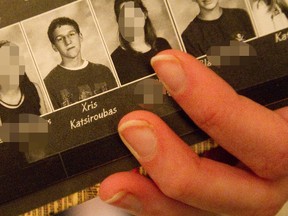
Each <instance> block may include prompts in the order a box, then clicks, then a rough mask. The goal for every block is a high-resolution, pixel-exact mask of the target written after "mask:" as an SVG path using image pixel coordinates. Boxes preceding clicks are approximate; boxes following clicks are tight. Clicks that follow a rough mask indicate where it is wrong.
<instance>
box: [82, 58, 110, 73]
mask: <svg viewBox="0 0 288 216" xmlns="http://www.w3.org/2000/svg"><path fill="white" fill-rule="evenodd" d="M87 67H89V70H90V71H93V72H96V73H107V72H110V69H109V67H107V66H106V65H103V64H98V63H93V62H90V61H89V62H88V65H87Z"/></svg>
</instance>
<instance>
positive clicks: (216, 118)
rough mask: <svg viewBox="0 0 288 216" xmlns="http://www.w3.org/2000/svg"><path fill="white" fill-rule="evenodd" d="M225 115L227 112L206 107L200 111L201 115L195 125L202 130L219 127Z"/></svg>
mask: <svg viewBox="0 0 288 216" xmlns="http://www.w3.org/2000/svg"><path fill="white" fill-rule="evenodd" d="M226 114H227V112H226V113H225V112H224V111H223V110H221V109H215V108H213V107H212V108H211V107H208V108H206V109H205V110H203V111H202V115H201V117H200V118H199V119H198V121H197V122H196V123H197V124H198V126H199V127H200V128H202V129H203V130H208V129H211V128H215V127H219V126H220V125H221V124H222V122H223V119H224V116H225V115H226Z"/></svg>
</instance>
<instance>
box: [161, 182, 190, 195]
mask: <svg viewBox="0 0 288 216" xmlns="http://www.w3.org/2000/svg"><path fill="white" fill-rule="evenodd" d="M172 179H173V180H172V181H166V182H165V183H164V184H163V187H161V188H160V189H161V191H162V192H163V193H164V194H165V195H166V196H168V197H170V198H173V199H176V200H185V199H186V198H187V197H188V196H189V193H191V182H187V180H185V179H183V178H177V179H176V178H172ZM188 188H189V189H190V190H188Z"/></svg>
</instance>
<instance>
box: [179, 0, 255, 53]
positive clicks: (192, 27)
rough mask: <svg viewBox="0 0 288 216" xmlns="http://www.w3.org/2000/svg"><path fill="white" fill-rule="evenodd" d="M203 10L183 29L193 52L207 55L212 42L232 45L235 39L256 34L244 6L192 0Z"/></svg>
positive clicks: (188, 45)
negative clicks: (226, 6) (229, 5)
mask: <svg viewBox="0 0 288 216" xmlns="http://www.w3.org/2000/svg"><path fill="white" fill-rule="evenodd" d="M192 1H193V2H195V3H197V4H198V6H199V9H200V11H199V14H198V15H197V16H196V17H195V19H193V20H192V21H191V22H190V23H189V25H188V26H187V27H186V29H185V30H184V31H183V32H182V35H181V36H182V39H183V42H184V45H185V47H186V50H187V52H188V53H190V54H191V55H194V56H195V57H199V56H202V55H205V54H206V53H207V51H208V50H209V49H210V47H211V46H222V45H228V44H229V42H230V41H231V40H237V41H245V40H247V39H249V38H252V37H255V33H254V29H253V26H252V23H251V20H250V17H249V15H248V13H247V12H246V11H245V10H243V9H240V8H223V7H221V6H220V1H219V0H209V1H207V0H192Z"/></svg>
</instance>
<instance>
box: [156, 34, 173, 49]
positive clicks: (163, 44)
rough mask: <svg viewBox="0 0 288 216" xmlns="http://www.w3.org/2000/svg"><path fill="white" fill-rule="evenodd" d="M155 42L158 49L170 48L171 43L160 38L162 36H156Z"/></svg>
mask: <svg viewBox="0 0 288 216" xmlns="http://www.w3.org/2000/svg"><path fill="white" fill-rule="evenodd" d="M155 44H156V48H157V49H159V50H165V49H170V48H171V45H170V44H169V42H168V41H167V40H166V39H165V38H162V37H157V38H156V41H155Z"/></svg>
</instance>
